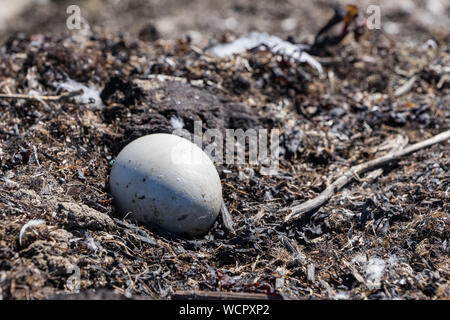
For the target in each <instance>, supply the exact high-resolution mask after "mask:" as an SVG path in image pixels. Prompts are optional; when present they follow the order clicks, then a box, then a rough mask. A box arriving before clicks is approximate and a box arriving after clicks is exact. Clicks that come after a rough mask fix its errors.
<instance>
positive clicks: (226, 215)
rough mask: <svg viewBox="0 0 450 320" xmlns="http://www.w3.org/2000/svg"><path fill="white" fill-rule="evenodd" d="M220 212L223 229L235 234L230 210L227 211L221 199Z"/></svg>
mask: <svg viewBox="0 0 450 320" xmlns="http://www.w3.org/2000/svg"><path fill="white" fill-rule="evenodd" d="M220 213H221V214H222V221H223V226H224V227H225V229H227V230H228V231H229V232H230V233H231V234H236V231H235V230H234V227H233V219H231V215H230V212H229V211H228V208H227V205H226V204H225V201H223V200H222V207H221V208H220Z"/></svg>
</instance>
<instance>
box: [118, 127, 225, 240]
mask: <svg viewBox="0 0 450 320" xmlns="http://www.w3.org/2000/svg"><path fill="white" fill-rule="evenodd" d="M110 191H111V194H112V195H113V197H114V199H115V201H116V203H117V205H118V206H119V208H120V209H121V211H122V212H123V213H124V214H128V217H133V218H135V219H136V220H138V221H140V222H142V223H144V224H149V225H153V226H156V227H159V228H163V229H165V230H167V231H170V232H173V233H176V234H188V235H191V236H198V235H201V234H204V233H206V232H207V231H208V230H209V229H210V228H211V226H212V225H213V223H214V221H215V220H216V218H217V215H218V214H219V211H220V207H221V204H222V186H221V184H220V178H219V175H218V173H217V170H216V168H215V166H214V164H213V163H212V161H211V160H210V158H209V157H208V156H207V155H206V154H205V153H204V152H203V151H202V150H201V149H200V148H199V147H198V146H197V145H195V144H193V143H192V142H190V141H189V140H186V139H184V138H181V137H179V136H176V135H171V134H151V135H148V136H144V137H141V138H139V139H136V140H134V141H132V142H131V143H130V144H128V145H127V146H126V147H125V148H124V149H123V150H122V151H121V152H120V153H119V155H118V156H117V158H116V160H115V162H114V165H113V168H112V171H111V178H110Z"/></svg>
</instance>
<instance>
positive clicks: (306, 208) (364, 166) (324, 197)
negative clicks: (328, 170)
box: [284, 130, 450, 222]
mask: <svg viewBox="0 0 450 320" xmlns="http://www.w3.org/2000/svg"><path fill="white" fill-rule="evenodd" d="M449 138H450V130H447V131H444V132H442V133H440V134H438V135H436V136H434V137H432V138H430V139H427V140H425V141H422V142H418V143H415V144H413V145H411V146H409V147H406V148H404V149H401V150H399V151H395V152H392V153H389V154H387V155H385V156H383V157H380V158H376V159H374V160H371V161H368V162H364V163H361V164H359V165H356V166H354V167H351V168H350V169H349V170H348V171H347V172H346V173H344V174H343V175H342V176H341V177H339V178H338V179H337V180H336V181H334V182H333V183H332V184H331V185H329V186H328V187H327V188H326V189H325V190H324V191H322V193H320V194H319V195H318V196H317V197H315V198H313V199H311V200H308V201H306V202H304V203H302V204H300V205H297V206H293V207H291V208H289V209H288V210H289V211H290V213H289V214H288V215H287V216H286V218H285V219H284V221H285V222H288V221H292V220H295V219H298V218H300V217H302V215H303V214H305V213H307V212H310V211H313V210H315V209H318V208H319V207H320V206H322V205H323V204H324V203H326V202H327V201H328V200H330V198H331V197H332V196H333V195H334V194H336V192H338V191H339V190H340V189H341V188H343V187H344V186H345V185H346V184H348V183H349V182H351V181H352V180H353V179H354V178H355V176H356V177H357V176H359V175H361V174H363V173H365V172H368V171H372V170H375V169H378V168H379V167H382V166H385V165H387V164H389V163H392V162H395V161H398V160H400V158H402V157H404V156H407V155H409V154H411V153H414V152H416V151H418V150H421V149H424V148H427V147H429V146H432V145H434V144H436V143H441V142H444V141H446V140H448V139H449Z"/></svg>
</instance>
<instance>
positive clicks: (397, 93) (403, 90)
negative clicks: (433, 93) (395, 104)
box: [394, 76, 417, 97]
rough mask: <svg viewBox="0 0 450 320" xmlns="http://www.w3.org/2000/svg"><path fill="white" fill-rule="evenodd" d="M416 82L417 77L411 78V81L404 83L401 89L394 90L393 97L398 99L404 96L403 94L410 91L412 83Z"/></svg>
mask: <svg viewBox="0 0 450 320" xmlns="http://www.w3.org/2000/svg"><path fill="white" fill-rule="evenodd" d="M416 80H417V76H413V77H412V78H411V79H409V80H408V81H406V82H405V83H404V84H403V85H402V86H401V87H399V88H398V89H397V90H395V92H394V96H395V97H400V96H402V95H404V94H405V93H408V91H410V90H411V89H412V87H413V86H414V83H416Z"/></svg>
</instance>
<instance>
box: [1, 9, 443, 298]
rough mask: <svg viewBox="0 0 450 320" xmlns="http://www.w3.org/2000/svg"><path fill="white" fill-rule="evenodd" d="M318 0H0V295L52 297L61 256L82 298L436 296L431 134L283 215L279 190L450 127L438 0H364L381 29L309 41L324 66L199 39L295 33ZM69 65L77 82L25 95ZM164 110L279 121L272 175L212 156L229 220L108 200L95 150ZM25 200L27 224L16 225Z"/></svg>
mask: <svg viewBox="0 0 450 320" xmlns="http://www.w3.org/2000/svg"><path fill="white" fill-rule="evenodd" d="M333 3H334V2H331V1H314V2H313V1H298V2H295V1H276V2H272V1H258V2H257V3H254V2H251V1H235V0H233V1H228V2H226V3H225V2H223V1H205V0H197V1H190V2H189V4H185V3H184V2H181V1H180V2H178V1H120V2H118V1H110V2H106V1H89V2H87V1H86V2H82V1H80V2H79V4H80V6H81V8H82V14H83V15H84V17H85V19H86V20H87V21H88V23H89V25H90V30H89V31H68V30H67V29H66V27H65V19H66V18H67V15H66V13H65V8H66V7H67V5H68V3H66V2H65V1H40V2H31V4H29V6H26V5H25V6H24V7H23V8H21V10H12V12H14V16H13V15H12V14H13V13H12V14H11V17H10V18H9V20H4V21H8V22H7V23H6V24H3V25H2V26H1V28H0V30H1V33H0V39H2V40H3V42H2V45H1V49H0V77H1V78H0V93H1V94H3V95H11V94H26V95H28V97H26V98H23V99H17V98H12V97H9V98H8V97H4V96H3V97H2V98H0V110H1V113H0V297H1V298H3V299H48V298H54V297H61V296H62V297H64V295H67V294H73V293H74V290H73V284H74V282H73V279H74V276H76V275H77V272H78V271H79V279H80V283H79V290H80V291H81V292H82V297H88V298H93V297H100V298H102V297H103V298H104V297H111V294H112V293H113V294H116V295H117V296H125V297H127V298H156V299H169V298H171V297H173V296H174V295H175V294H176V293H177V292H179V291H182V290H196V291H223V292H240V293H243V292H244V293H245V292H248V293H264V294H268V295H270V296H271V297H278V298H285V299H296V298H307V299H317V298H336V299H394V298H402V299H448V298H449V296H450V283H449V280H450V279H449V278H450V269H449V263H448V255H449V247H448V241H449V234H450V226H449V221H448V218H449V211H450V202H449V188H450V185H449V181H450V179H449V171H450V170H449V168H450V148H449V144H448V142H446V143H443V144H439V145H435V146H433V147H431V148H429V149H426V150H421V151H419V152H417V153H415V154H413V155H411V156H409V157H407V158H405V159H402V160H401V161H399V162H398V163H395V164H392V165H389V166H387V167H383V168H382V170H378V171H377V172H375V173H371V174H368V175H366V176H362V177H357V181H356V182H353V183H351V184H349V185H348V186H346V187H345V188H344V189H342V190H341V191H340V192H338V193H337V194H336V195H335V197H333V198H332V199H331V201H329V202H328V203H327V204H325V205H324V206H322V207H321V208H320V209H319V210H316V211H314V212H309V213H308V214H306V215H304V216H303V217H302V218H301V219H299V220H296V221H295V222H293V223H284V217H285V216H286V214H287V213H286V212H284V211H283V210H282V209H286V208H288V207H289V206H292V205H294V204H298V203H302V202H304V201H306V200H308V199H311V198H313V197H315V196H317V195H318V194H319V193H320V192H321V191H322V190H324V188H325V187H326V186H327V185H328V184H329V183H331V182H332V181H333V180H334V179H336V178H337V177H339V175H340V174H342V173H343V172H344V171H345V170H346V169H348V168H349V167H351V166H352V165H355V164H358V163H361V162H364V161H367V160H370V159H373V158H375V157H378V156H380V155H383V154H385V153H386V152H389V151H391V150H393V149H394V148H399V147H402V146H404V145H406V144H407V143H415V142H418V141H421V140H424V139H426V138H429V137H431V136H433V135H435V134H438V133H440V132H442V131H445V130H449V129H450V86H449V79H450V70H449V65H450V46H449V40H450V37H449V36H450V35H449V33H448V30H450V28H449V27H450V24H449V19H448V16H449V14H448V13H449V12H450V3H449V2H448V1H431V0H430V1H402V2H399V3H397V4H393V3H392V1H378V3H381V8H382V29H381V30H369V31H368V32H366V34H365V35H364V36H363V37H362V38H361V39H360V40H359V41H358V42H356V41H355V40H354V38H353V37H352V36H351V35H349V36H348V37H347V38H346V39H345V40H344V41H343V42H342V43H340V44H338V45H337V46H335V47H330V48H327V49H326V50H323V51H321V52H319V53H317V54H318V55H320V57H317V59H318V60H319V61H320V62H321V63H322V66H323V68H324V73H323V74H319V73H318V72H317V71H316V70H314V69H313V68H311V67H310V66H308V65H306V64H302V63H298V62H294V61H291V60H289V59H287V58H286V57H283V56H281V55H279V54H273V53H271V52H270V51H267V50H266V51H249V52H243V53H241V54H239V55H235V56H233V57H228V58H218V57H215V56H213V55H211V54H210V53H208V51H207V50H206V49H207V48H208V46H210V45H211V44H214V43H219V42H229V41H232V40H234V39H236V38H238V37H240V36H245V35H247V33H248V32H249V31H252V30H258V31H264V32H269V33H271V34H275V35H277V36H279V37H281V38H283V39H289V40H290V41H292V42H307V43H311V41H312V40H313V38H314V34H315V33H316V32H317V31H318V29H319V28H320V27H321V26H322V25H324V24H325V23H326V22H327V20H328V19H329V18H330V17H331V16H332V15H333V9H332V4H333ZM367 4H368V2H364V1H361V2H359V3H358V5H359V6H360V9H361V10H363V9H364V8H365V6H366V5H367ZM2 18H4V17H2ZM4 19H6V18H4ZM19 31H21V32H19ZM411 79H413V80H414V81H413V82H410V83H412V85H411V86H409V88H408V90H405V92H403V93H401V94H400V93H399V88H401V87H403V86H404V85H405V83H407V82H408V81H411ZM69 80H72V81H69ZM68 81H69V82H68ZM80 84H82V85H85V86H86V87H85V88H84V89H85V92H86V91H89V92H90V93H91V96H90V98H91V100H89V99H87V100H86V99H83V98H82V97H80V96H77V97H69V98H61V99H59V100H57V99H54V100H51V99H45V98H43V99H37V98H32V96H36V95H38V96H60V95H64V94H65V93H67V91H68V90H69V91H73V90H76V89H77V88H79V85H80ZM143 84H145V85H143ZM87 88H90V90H87ZM149 88H150V89H149ZM83 97H84V96H83ZM180 101H182V104H181V106H180V103H179V102H180ZM174 119H176V121H178V123H179V122H180V121H182V123H183V124H184V127H185V128H187V129H188V130H190V131H192V130H193V122H194V121H196V120H201V121H202V123H203V129H204V130H206V129H208V128H218V129H220V130H223V129H225V128H232V129H237V128H242V129H248V128H265V129H269V130H270V129H279V130H280V132H281V136H280V151H281V153H280V169H279V173H278V174H277V175H270V176H266V175H262V174H261V173H260V168H259V167H258V166H249V165H239V166H237V165H218V166H217V169H218V172H219V174H220V176H221V180H222V187H223V194H224V199H225V203H226V205H227V207H228V209H229V211H230V213H231V217H232V219H233V221H234V224H235V229H236V234H234V235H233V234H231V233H230V232H229V231H228V230H227V229H226V228H225V227H224V225H223V222H222V219H221V218H220V217H219V219H218V220H217V222H216V223H215V225H214V226H213V228H212V230H211V232H210V233H208V234H207V235H205V236H204V237H202V238H198V239H187V238H178V237H175V236H173V235H169V234H164V233H162V232H160V231H158V230H154V229H152V228H151V227H146V226H142V225H139V224H136V223H135V222H134V221H130V220H129V219H124V217H123V216H121V214H120V213H119V212H117V211H116V210H115V207H114V202H113V199H112V197H111V195H110V194H109V193H108V179H109V173H110V169H111V165H112V163H113V160H114V157H115V156H116V155H117V154H118V152H119V151H120V150H121V148H122V147H123V146H124V145H126V144H127V143H128V142H130V141H132V140H133V139H135V138H136V137H139V136H142V135H145V134H150V133H157V132H172V130H173V123H174ZM35 220H44V221H45V224H44V223H41V224H39V225H36V226H31V227H29V228H27V229H26V230H25V231H24V232H23V233H22V235H21V236H20V234H21V230H23V229H22V228H23V226H24V225H25V224H26V223H27V222H29V221H35ZM41 222H42V221H41ZM74 270H75V271H74ZM74 272H75V273H74ZM93 290H95V291H96V292H99V293H98V295H97V296H96V295H95V294H94V293H92V292H93Z"/></svg>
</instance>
